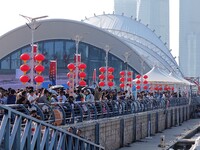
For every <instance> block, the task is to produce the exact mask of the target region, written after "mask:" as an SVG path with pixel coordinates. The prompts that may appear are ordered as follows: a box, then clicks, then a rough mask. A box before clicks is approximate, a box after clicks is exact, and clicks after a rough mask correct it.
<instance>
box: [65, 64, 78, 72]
mask: <svg viewBox="0 0 200 150" xmlns="http://www.w3.org/2000/svg"><path fill="white" fill-rule="evenodd" d="M67 68H68V69H69V71H74V70H75V68H76V67H75V65H74V64H73V63H70V64H68V65H67Z"/></svg>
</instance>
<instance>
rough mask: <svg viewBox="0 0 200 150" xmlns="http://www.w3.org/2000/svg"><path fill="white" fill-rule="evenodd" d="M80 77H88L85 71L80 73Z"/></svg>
mask: <svg viewBox="0 0 200 150" xmlns="http://www.w3.org/2000/svg"><path fill="white" fill-rule="evenodd" d="M79 77H80V78H81V79H82V80H83V79H84V78H86V73H85V72H80V73H79Z"/></svg>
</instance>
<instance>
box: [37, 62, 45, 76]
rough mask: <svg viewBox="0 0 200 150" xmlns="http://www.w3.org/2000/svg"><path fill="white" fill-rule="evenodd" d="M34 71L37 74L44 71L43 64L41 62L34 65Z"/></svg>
mask: <svg viewBox="0 0 200 150" xmlns="http://www.w3.org/2000/svg"><path fill="white" fill-rule="evenodd" d="M35 71H36V72H37V73H38V74H41V73H42V72H43V71H44V66H42V65H41V64H39V65H36V66H35Z"/></svg>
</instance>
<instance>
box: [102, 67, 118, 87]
mask: <svg viewBox="0 0 200 150" xmlns="http://www.w3.org/2000/svg"><path fill="white" fill-rule="evenodd" d="M114 70H115V69H114V68H113V67H108V69H106V67H100V68H99V71H100V73H101V74H100V75H99V80H100V82H99V86H100V87H104V86H109V87H112V86H114V83H113V79H114V75H113V72H114ZM106 71H107V77H106V75H105V74H106ZM105 81H107V83H105Z"/></svg>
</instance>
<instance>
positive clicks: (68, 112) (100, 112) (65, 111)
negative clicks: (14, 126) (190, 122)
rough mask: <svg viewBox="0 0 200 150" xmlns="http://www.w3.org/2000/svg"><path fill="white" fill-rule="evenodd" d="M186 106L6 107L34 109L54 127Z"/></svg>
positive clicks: (170, 102)
mask: <svg viewBox="0 0 200 150" xmlns="http://www.w3.org/2000/svg"><path fill="white" fill-rule="evenodd" d="M186 104H188V99H187V98H183V97H181V98H170V99H158V100H157V99H143V100H141V101H138V100H111V101H109V100H105V101H95V102H77V103H76V102H75V103H71V104H70V103H68V102H67V103H52V104H40V103H38V104H32V107H31V108H29V107H28V106H26V105H22V104H15V105H8V106H10V107H11V108H13V109H16V110H18V111H20V112H22V113H25V114H27V115H29V114H30V111H31V110H33V109H35V110H36V111H37V114H38V115H39V116H40V117H41V119H42V120H43V121H45V122H47V123H53V124H54V125H57V126H60V125H66V124H74V123H78V122H83V121H87V120H96V119H101V118H109V117H115V116H121V115H127V114H132V113H138V112H145V111H151V110H155V109H166V108H168V107H174V106H180V105H186Z"/></svg>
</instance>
